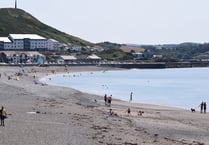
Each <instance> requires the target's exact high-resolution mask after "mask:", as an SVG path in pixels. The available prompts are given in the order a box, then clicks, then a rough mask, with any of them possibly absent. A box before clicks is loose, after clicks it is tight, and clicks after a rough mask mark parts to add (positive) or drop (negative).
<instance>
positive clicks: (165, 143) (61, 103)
mask: <svg viewBox="0 0 209 145" xmlns="http://www.w3.org/2000/svg"><path fill="white" fill-rule="evenodd" d="M109 69H113V68H101V67H93V66H89V67H87V66H86V67H70V68H67V70H65V67H25V68H24V73H23V72H22V70H21V68H19V67H6V66H1V67H0V73H1V78H0V90H1V93H0V105H3V106H5V108H6V110H7V113H8V119H6V120H5V125H6V126H5V127H2V126H1V127H0V136H1V137H0V144H2V145H153V144H156V145H203V144H204V145H207V144H209V114H200V113H199V111H198V110H196V112H195V113H192V112H191V111H190V110H183V109H179V108H172V107H165V106H157V105H149V104H140V103H129V102H124V101H120V100H116V99H114V98H113V101H112V105H111V107H107V106H105V104H104V100H103V96H96V95H92V94H88V93H82V92H80V91H77V90H74V89H71V88H64V87H55V86H50V85H46V84H42V83H40V82H38V81H37V83H34V76H35V80H38V78H40V77H43V76H45V75H49V74H52V73H53V72H55V73H61V72H66V71H67V72H81V71H98V70H102V71H103V70H109ZM18 72H20V73H19V74H20V76H18V78H17V77H16V76H15V75H14V74H15V73H17V74H18ZM8 76H11V79H10V80H8ZM95 99H96V100H97V101H96V102H94V100H95ZM110 108H112V110H113V112H114V113H113V115H109V109H110ZM128 108H130V109H131V114H130V115H128V113H127V109H128ZM138 111H143V112H144V113H143V115H142V116H140V115H138Z"/></svg>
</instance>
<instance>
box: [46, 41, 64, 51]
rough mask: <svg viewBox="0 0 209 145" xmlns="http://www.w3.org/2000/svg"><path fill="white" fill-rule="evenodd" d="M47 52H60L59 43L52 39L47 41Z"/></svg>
mask: <svg viewBox="0 0 209 145" xmlns="http://www.w3.org/2000/svg"><path fill="white" fill-rule="evenodd" d="M47 43H48V50H50V51H60V48H61V44H60V42H59V41H57V40H54V39H48V40H47Z"/></svg>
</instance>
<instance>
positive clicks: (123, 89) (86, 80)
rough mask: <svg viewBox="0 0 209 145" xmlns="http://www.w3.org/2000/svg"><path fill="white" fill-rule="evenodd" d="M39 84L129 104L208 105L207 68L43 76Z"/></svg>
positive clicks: (193, 106)
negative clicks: (130, 101) (203, 103)
mask: <svg viewBox="0 0 209 145" xmlns="http://www.w3.org/2000/svg"><path fill="white" fill-rule="evenodd" d="M40 81H42V82H44V83H47V84H50V85H56V86H64V87H70V88H74V89H77V90H80V91H83V92H88V93H92V94H97V95H101V96H104V94H107V95H108V96H109V95H112V96H113V99H114V98H117V99H121V100H125V101H129V99H130V94H131V92H133V95H132V102H140V103H148V104H157V105H165V106H173V107H180V108H185V109H188V108H195V109H198V108H199V104H200V103H201V102H202V101H206V102H207V103H208V104H209V68H173V69H130V70H117V71H99V72H79V73H69V74H57V75H53V76H46V77H45V78H42V79H41V80H40Z"/></svg>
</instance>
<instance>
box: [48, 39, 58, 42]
mask: <svg viewBox="0 0 209 145" xmlns="http://www.w3.org/2000/svg"><path fill="white" fill-rule="evenodd" d="M48 41H51V42H59V41H57V40H55V39H48Z"/></svg>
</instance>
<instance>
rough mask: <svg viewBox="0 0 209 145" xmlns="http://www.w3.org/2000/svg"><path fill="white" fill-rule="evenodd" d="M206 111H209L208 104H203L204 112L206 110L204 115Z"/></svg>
mask: <svg viewBox="0 0 209 145" xmlns="http://www.w3.org/2000/svg"><path fill="white" fill-rule="evenodd" d="M206 109H207V104H206V102H204V103H203V110H204V113H206Z"/></svg>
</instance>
